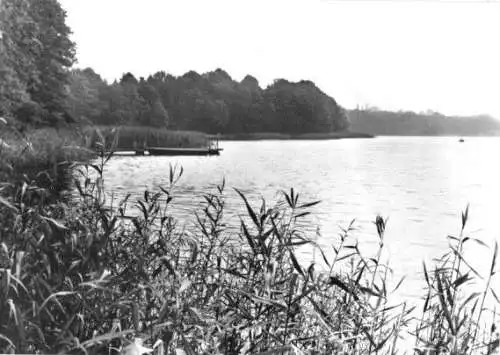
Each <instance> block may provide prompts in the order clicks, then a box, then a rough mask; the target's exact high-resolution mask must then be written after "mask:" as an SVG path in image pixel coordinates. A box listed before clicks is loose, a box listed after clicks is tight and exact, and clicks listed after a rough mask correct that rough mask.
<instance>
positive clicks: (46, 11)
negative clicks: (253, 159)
mask: <svg viewBox="0 0 500 355" xmlns="http://www.w3.org/2000/svg"><path fill="white" fill-rule="evenodd" d="M65 17H66V14H65V12H64V10H63V9H62V7H61V6H60V4H59V2H58V1H57V0H3V1H0V117H3V118H4V119H7V120H9V121H12V122H13V123H14V124H16V125H18V126H21V127H40V126H53V127H60V126H63V125H67V124H75V123H77V124H84V125H88V124H94V125H112V126H115V125H127V126H142V127H163V128H168V129H171V130H193V131H201V132H207V133H226V134H235V133H236V134H238V133H258V132H272V133H287V134H294V135H296V134H301V133H323V134H324V133H326V134H327V133H332V132H343V131H346V130H350V131H353V132H361V133H368V134H373V135H488V134H494V133H495V132H499V131H500V121H497V120H495V119H493V118H491V117H488V116H480V117H447V116H444V115H441V114H439V113H433V112H430V113H425V114H416V113H413V112H389V111H381V110H363V111H357V110H351V111H349V112H346V110H344V109H343V108H342V107H340V106H339V105H338V104H337V102H336V101H335V100H334V99H333V98H331V97H329V96H328V95H326V94H325V93H324V92H322V91H321V90H320V89H319V88H318V87H316V86H315V84H314V83H312V82H311V81H305V80H303V81H300V82H297V83H292V82H289V81H287V80H285V79H278V80H275V81H274V82H273V83H272V84H271V85H269V86H268V87H266V88H262V87H261V86H260V85H259V83H258V81H257V79H256V78H254V77H252V76H250V75H247V76H246V77H245V78H244V79H243V80H241V81H237V80H234V79H232V78H231V77H230V76H229V74H228V73H226V72H225V71H224V70H222V69H217V70H215V71H211V72H208V73H204V74H199V73H197V72H195V71H190V72H188V73H185V74H184V75H181V76H177V77H176V76H173V75H170V74H167V73H166V72H163V71H160V72H157V73H154V74H152V75H150V76H149V77H147V78H142V77H140V78H136V77H135V76H134V75H133V74H132V73H125V74H123V76H122V77H121V78H120V79H119V80H117V81H115V82H112V83H108V82H106V81H105V80H103V79H102V78H101V77H100V75H99V74H98V73H96V72H95V71H94V70H93V69H91V68H87V69H77V68H74V67H73V64H74V63H75V62H76V55H75V53H76V50H75V43H73V42H72V41H71V39H70V34H71V30H70V28H69V27H68V26H67V25H66V22H65Z"/></svg>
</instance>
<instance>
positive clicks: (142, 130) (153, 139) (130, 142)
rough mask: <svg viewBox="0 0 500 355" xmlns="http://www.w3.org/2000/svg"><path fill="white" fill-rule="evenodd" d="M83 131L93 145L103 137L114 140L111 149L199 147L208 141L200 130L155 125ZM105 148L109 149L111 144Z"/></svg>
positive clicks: (110, 127)
mask: <svg viewBox="0 0 500 355" xmlns="http://www.w3.org/2000/svg"><path fill="white" fill-rule="evenodd" d="M83 131H84V133H85V134H86V135H88V136H89V137H90V140H91V144H92V145H93V146H95V144H96V143H97V142H100V141H102V140H103V139H104V140H105V141H106V142H108V143H109V144H111V142H113V141H114V147H113V149H117V150H124V149H129V150H133V149H134V148H137V149H143V148H144V147H162V148H201V147H206V146H207V143H208V140H207V135H206V134H204V133H201V132H194V131H174V130H169V129H166V128H156V127H141V126H118V127H112V126H99V127H87V128H85V129H84V130H83ZM106 148H107V149H109V150H111V146H108V147H106Z"/></svg>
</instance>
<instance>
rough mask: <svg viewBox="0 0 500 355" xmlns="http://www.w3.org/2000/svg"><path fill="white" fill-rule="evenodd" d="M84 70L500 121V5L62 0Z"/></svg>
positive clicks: (404, 0)
mask: <svg viewBox="0 0 500 355" xmlns="http://www.w3.org/2000/svg"><path fill="white" fill-rule="evenodd" d="M61 2H62V4H63V7H64V8H65V9H66V10H67V14H68V24H69V26H70V27H71V28H72V30H73V32H74V35H73V39H74V41H75V42H76V43H77V56H78V66H80V67H87V66H90V67H92V68H94V69H95V70H96V71H97V72H98V73H99V74H101V75H102V76H103V77H104V78H106V79H108V80H114V79H116V78H119V77H120V76H121V75H122V74H123V73H125V72H128V71H130V72H132V73H134V74H135V75H136V76H147V75H148V74H150V73H153V72H155V71H158V70H164V71H166V72H168V73H171V74H173V75H182V74H184V73H185V72H187V71H189V70H195V71H197V72H199V73H202V72H206V71H210V70H214V69H216V68H222V69H224V70H226V71H227V72H228V73H229V74H230V75H231V76H232V77H233V78H234V79H236V80H241V79H242V78H243V77H244V76H245V75H246V74H251V75H253V76H255V77H256V78H257V79H258V80H259V82H260V84H261V86H262V87H265V86H267V85H268V84H269V83H271V82H272V81H273V80H274V79H276V78H285V79H288V80H292V81H296V80H301V79H308V80H312V81H314V82H315V83H316V84H317V85H318V86H319V87H320V88H321V89H322V90H323V91H325V92H326V93H327V94H329V95H331V96H333V97H334V98H335V99H336V100H337V101H338V102H339V104H341V105H343V106H345V107H348V108H353V107H355V106H356V105H357V104H359V105H372V106H377V107H380V108H384V109H393V110H398V109H409V110H416V111H420V110H426V109H433V110H437V111H441V112H444V113H446V114H463V115H467V114H476V113H489V114H492V115H494V116H496V117H499V118H500V1H498V0H494V1H489V2H485V1H480V0H478V1H467V2H465V1H446V0H445V1H438V0H435V1H410V0H400V1H375V0H370V1H352V0H351V1H348V0H344V1H331V0H176V1H173V0H172V1H171V0H62V1H61Z"/></svg>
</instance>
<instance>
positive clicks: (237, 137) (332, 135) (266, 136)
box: [220, 132, 375, 141]
mask: <svg viewBox="0 0 500 355" xmlns="http://www.w3.org/2000/svg"><path fill="white" fill-rule="evenodd" d="M374 137H375V136H373V135H371V134H366V133H359V132H329V133H303V134H287V133H270V132H260V133H235V134H223V135H221V136H220V140H225V141H252V140H309V139H310V140H321V139H324V140H327V139H346V138H374Z"/></svg>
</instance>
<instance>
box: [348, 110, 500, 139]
mask: <svg viewBox="0 0 500 355" xmlns="http://www.w3.org/2000/svg"><path fill="white" fill-rule="evenodd" d="M348 116H349V121H350V123H351V129H352V130H353V131H355V132H363V133H368V134H373V135H395V136H405V135H407V136H444V135H458V136H483V135H498V134H500V121H499V120H497V119H495V118H493V117H491V116H488V115H478V116H470V117H459V116H445V115H442V114H440V113H438V112H433V111H428V112H425V113H415V112H412V111H399V112H391V111H383V110H378V109H365V110H359V111H358V110H350V111H349V112H348Z"/></svg>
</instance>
